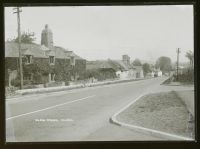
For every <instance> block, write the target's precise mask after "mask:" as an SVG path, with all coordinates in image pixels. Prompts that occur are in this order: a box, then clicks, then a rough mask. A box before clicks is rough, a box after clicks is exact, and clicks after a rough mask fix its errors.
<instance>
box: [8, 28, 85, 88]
mask: <svg viewBox="0 0 200 149" xmlns="http://www.w3.org/2000/svg"><path fill="white" fill-rule="evenodd" d="M41 44H42V45H39V44H35V43H32V44H26V43H22V44H21V52H22V62H23V77H24V84H25V85H26V84H46V83H50V82H55V81H64V82H66V81H70V80H76V79H78V78H79V76H80V75H81V74H82V73H83V72H84V71H85V70H86V60H85V59H83V58H81V57H80V56H78V55H76V54H75V53H74V52H73V51H69V50H66V49H64V48H62V47H57V46H54V45H53V34H52V31H51V30H50V29H49V28H48V25H46V26H45V29H44V30H43V31H42V34H41ZM18 70H19V49H18V43H15V42H6V43H5V74H6V75H5V76H6V78H5V80H6V85H7V86H8V85H16V84H18V83H17V82H19V71H18Z"/></svg>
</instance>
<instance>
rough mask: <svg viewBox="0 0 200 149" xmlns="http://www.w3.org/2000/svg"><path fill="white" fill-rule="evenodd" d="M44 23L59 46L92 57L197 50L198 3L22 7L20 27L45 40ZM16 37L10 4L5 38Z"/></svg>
mask: <svg viewBox="0 0 200 149" xmlns="http://www.w3.org/2000/svg"><path fill="white" fill-rule="evenodd" d="M45 24H48V25H49V28H51V30H52V31H53V40H54V45H55V46H61V47H64V48H67V49H69V50H73V51H74V52H75V53H77V54H78V55H80V56H81V57H83V58H86V59H87V60H96V59H108V58H110V59H121V55H123V54H128V55H129V56H130V57H131V59H135V58H139V59H142V60H147V61H155V60H156V59H157V58H158V57H160V56H168V57H170V58H171V59H172V61H176V49H177V48H180V49H181V54H180V61H182V62H183V61H188V60H187V59H186V58H185V53H186V51H188V50H193V7H192V6H191V5H183V6H181V5H179V6H177V5H176V6H175V5H173V6H172V5H171V6H170V5H169V6H164V5H163V6H76V7H74V6H73V7H22V13H21V30H22V31H29V32H34V33H35V36H36V41H35V42H36V43H38V44H40V41H41V31H42V29H43V28H44V26H45ZM16 36H17V17H16V14H13V8H12V7H6V8H5V38H6V39H8V38H14V37H16Z"/></svg>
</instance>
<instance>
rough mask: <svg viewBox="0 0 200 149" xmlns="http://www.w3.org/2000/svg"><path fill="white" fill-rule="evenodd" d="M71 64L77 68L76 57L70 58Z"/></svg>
mask: <svg viewBox="0 0 200 149" xmlns="http://www.w3.org/2000/svg"><path fill="white" fill-rule="evenodd" d="M70 64H71V65H72V66H75V57H74V56H72V57H71V58H70Z"/></svg>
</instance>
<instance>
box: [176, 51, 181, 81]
mask: <svg viewBox="0 0 200 149" xmlns="http://www.w3.org/2000/svg"><path fill="white" fill-rule="evenodd" d="M176 52H177V76H176V77H177V81H178V69H179V54H180V52H181V51H180V48H178V49H177V51H176Z"/></svg>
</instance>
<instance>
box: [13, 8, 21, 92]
mask: <svg viewBox="0 0 200 149" xmlns="http://www.w3.org/2000/svg"><path fill="white" fill-rule="evenodd" d="M13 10H15V11H14V12H13V13H17V24H18V28H17V32H18V49H19V72H20V89H23V68H22V53H21V29H20V12H22V10H20V7H16V8H13Z"/></svg>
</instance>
